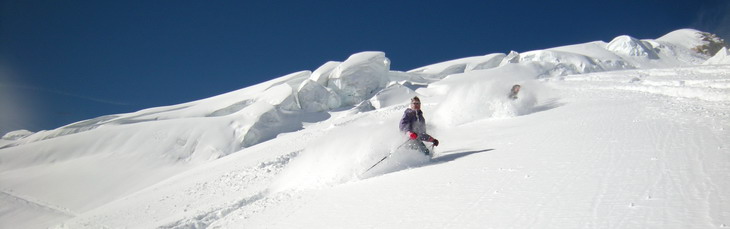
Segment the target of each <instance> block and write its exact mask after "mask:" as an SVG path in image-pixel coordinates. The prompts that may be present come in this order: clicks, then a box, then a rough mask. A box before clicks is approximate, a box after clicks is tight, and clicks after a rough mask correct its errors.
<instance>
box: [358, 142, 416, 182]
mask: <svg viewBox="0 0 730 229" xmlns="http://www.w3.org/2000/svg"><path fill="white" fill-rule="evenodd" d="M408 141H410V139H409V140H406V141H405V142H403V144H400V145H399V146H398V147H396V148H395V149H394V150H391V151H390V153H388V155H385V157H383V159H380V161H378V162H376V163H375V164H374V165H373V166H370V168H368V169H367V170H365V172H362V173H363V174H365V173H367V172H368V171H370V170H371V169H373V168H375V166H376V165H378V164H380V162H383V161H385V159H386V158H388V157H390V155H393V153H394V152H395V151H396V150H398V149H400V147H403V145H405V144H406V143H408Z"/></svg>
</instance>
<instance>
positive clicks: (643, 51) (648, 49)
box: [606, 35, 659, 59]
mask: <svg viewBox="0 0 730 229" xmlns="http://www.w3.org/2000/svg"><path fill="white" fill-rule="evenodd" d="M606 49H608V50H610V51H613V52H615V53H618V54H621V55H626V56H635V57H646V58H649V59H659V56H657V54H656V52H655V51H654V49H653V47H652V46H651V44H650V43H649V42H644V41H640V40H638V39H636V38H633V37H630V36H626V35H624V36H618V37H616V38H614V39H613V40H612V41H611V42H609V43H608V46H606Z"/></svg>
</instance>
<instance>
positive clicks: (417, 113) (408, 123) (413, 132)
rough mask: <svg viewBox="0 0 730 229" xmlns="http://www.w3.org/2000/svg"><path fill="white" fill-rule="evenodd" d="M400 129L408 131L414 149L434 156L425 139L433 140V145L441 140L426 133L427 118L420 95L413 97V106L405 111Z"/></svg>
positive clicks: (436, 144)
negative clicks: (422, 109) (422, 108)
mask: <svg viewBox="0 0 730 229" xmlns="http://www.w3.org/2000/svg"><path fill="white" fill-rule="evenodd" d="M400 130H401V131H402V132H404V133H406V136H408V138H409V139H410V140H409V141H411V143H410V144H409V145H410V147H411V148H412V149H416V150H418V151H420V152H423V153H424V154H426V155H427V156H431V157H433V155H431V152H430V151H429V150H428V148H426V145H425V144H423V141H427V142H432V143H433V146H438V145H439V140H437V139H435V138H433V137H431V135H428V134H427V133H426V120H425V119H424V118H423V111H421V99H419V98H418V96H416V97H413V98H412V99H411V107H410V108H407V109H406V111H405V112H404V113H403V118H402V119H401V120H400Z"/></svg>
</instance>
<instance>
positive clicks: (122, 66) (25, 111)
mask: <svg viewBox="0 0 730 229" xmlns="http://www.w3.org/2000/svg"><path fill="white" fill-rule="evenodd" d="M728 2H730V1H728V0H699V1H698V0H687V1H666V0H626V1H573V0H564V1H542V0H538V1H520V0H504V1H502V0H489V1H487V0H482V1H462V0H451V1H397V0H388V1H386V0H382V1H381V0H369V1H358V0H354V1H346V0H338V1H311V2H310V1H182V0H170V1H164V0H159V1H157V0H154V1H148V0H147V1H133V0H130V1H127V0H125V1H96V0H93V1H56V0H48V1H37V0H17V1H14V0H0V122H2V123H0V134H4V133H6V132H8V131H11V130H15V129H28V130H32V131H38V130H42V129H53V128H57V127H59V126H62V125H64V124H69V123H72V122H76V121H80V120H84V119H89V118H94V117H98V116H102V115H108V114H116V113H126V112H133V111H137V110H140V109H144V108H149V107H156V106H163V105H172V104H178V103H183V102H188V101H193V100H197V99H202V98H206V97H210V96H214V95H218V94H222V93H225V92H229V91H233V90H237V89H240V88H244V87H247V86H250V85H253V84H256V83H260V82H263V81H266V80H269V79H273V78H276V77H279V76H282V75H285V74H288V73H292V72H296V71H300V70H314V69H316V68H317V67H319V66H320V65H322V64H323V63H325V62H327V61H329V60H336V61H342V60H345V59H346V58H347V57H348V56H349V55H350V54H353V53H356V52H361V51H370V50H377V51H384V52H385V53H386V55H387V56H388V57H389V58H390V59H391V61H392V66H391V69H393V70H401V71H406V70H410V69H414V68H417V67H420V66H425V65H428V64H432V63H437V62H440V61H445V60H451V59H456V58H461V57H467V56H476V55H485V54H489V53H498V52H499V53H507V52H509V51H510V50H515V51H518V52H524V51H530V50H535V49H545V48H550V47H556V46H561V45H568V44H577V43H584V42H590V41H596V40H603V41H610V40H611V39H612V38H614V37H616V36H619V35H631V36H633V37H636V38H640V39H644V38H658V37H660V36H662V35H664V34H666V33H668V32H670V31H673V30H676V29H680V28H696V29H700V30H703V31H708V32H715V33H720V34H721V35H723V36H725V37H726V38H727V35H728V34H727V29H725V31H721V30H722V29H724V28H727V27H728V25H727V24H725V25H724V26H723V25H721V24H722V23H721V22H720V21H727V17H725V14H727V12H730V7H728V6H729V4H728Z"/></svg>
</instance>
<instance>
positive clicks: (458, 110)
mask: <svg viewBox="0 0 730 229" xmlns="http://www.w3.org/2000/svg"><path fill="white" fill-rule="evenodd" d="M514 84H520V85H521V86H522V89H521V90H520V92H519V94H518V95H517V96H518V99H516V100H511V99H509V98H507V95H508V94H509V91H510V89H511V88H512V86H513V85H514ZM545 92H546V89H545V88H544V86H542V84H540V83H539V82H538V81H536V80H531V81H523V82H514V81H511V80H501V81H500V80H483V81H475V82H471V83H469V84H460V85H456V86H453V87H452V88H450V89H449V92H448V93H447V95H446V96H445V99H444V100H443V101H441V102H440V103H439V105H438V107H436V109H435V110H434V121H435V123H438V125H444V126H456V125H461V124H464V123H468V122H472V121H476V120H481V119H485V118H494V119H500V118H511V117H515V116H520V115H525V114H529V113H533V112H535V111H536V108H535V107H536V105H537V103H538V95H539V94H544V93H545Z"/></svg>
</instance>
